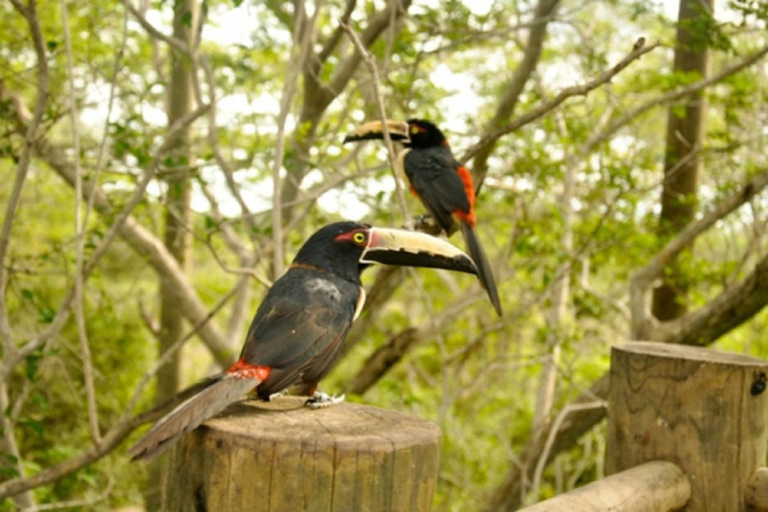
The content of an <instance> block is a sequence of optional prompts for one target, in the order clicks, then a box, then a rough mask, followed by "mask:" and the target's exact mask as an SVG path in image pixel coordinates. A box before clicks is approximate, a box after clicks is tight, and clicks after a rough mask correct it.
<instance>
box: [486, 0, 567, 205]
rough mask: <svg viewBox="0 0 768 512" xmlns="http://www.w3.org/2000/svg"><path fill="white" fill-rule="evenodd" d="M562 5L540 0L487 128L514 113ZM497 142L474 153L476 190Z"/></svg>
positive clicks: (555, 0) (502, 122) (554, 0)
mask: <svg viewBox="0 0 768 512" xmlns="http://www.w3.org/2000/svg"><path fill="white" fill-rule="evenodd" d="M559 5H560V0H539V1H538V2H537V3H536V8H535V9H534V14H533V20H532V22H531V23H532V24H533V25H532V26H531V29H530V31H529V32H528V44H527V45H526V46H525V51H524V52H523V58H522V59H521V60H520V64H519V65H518V66H517V68H515V72H514V74H513V75H512V77H511V78H510V80H509V82H508V83H507V85H506V87H505V88H504V92H503V93H502V95H501V98H500V99H499V102H498V105H497V106H496V112H495V113H494V116H493V119H492V120H491V121H490V122H489V124H488V127H487V131H491V130H495V129H497V128H500V127H501V126H502V125H503V124H504V123H505V122H507V120H508V119H509V117H510V116H511V115H512V114H513V113H514V111H515V107H516V106H517V103H518V100H519V99H520V95H521V94H522V92H523V89H524V88H525V85H526V84H527V83H528V80H529V79H530V78H531V76H532V75H533V73H534V71H535V70H536V67H537V66H538V64H539V59H540V57H541V53H542V50H543V48H544V39H545V38H546V35H547V28H548V26H549V21H550V20H552V19H553V17H554V15H555V12H556V11H557V8H558V6H559ZM495 145H496V141H493V142H491V143H490V144H488V145H487V146H485V147H484V148H483V149H482V150H480V151H479V152H478V154H477V155H476V156H475V159H474V165H473V171H474V176H475V192H476V193H478V192H479V191H480V188H481V187H482V185H483V180H484V179H485V175H486V174H487V173H488V159H489V158H490V156H491V154H492V153H493V150H494V147H495Z"/></svg>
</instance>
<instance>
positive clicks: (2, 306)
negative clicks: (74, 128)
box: [0, 0, 50, 363]
mask: <svg viewBox="0 0 768 512" xmlns="http://www.w3.org/2000/svg"><path fill="white" fill-rule="evenodd" d="M13 5H14V7H15V8H16V10H18V11H19V12H20V13H21V14H22V16H24V18H25V20H26V22H27V25H29V31H30V34H31V35H32V42H33V44H34V48H35V54H36V57H37V98H36V99H35V110H34V113H33V114H32V119H31V121H29V122H28V124H27V129H26V134H25V137H24V145H23V147H22V150H21V157H20V158H19V164H18V166H17V167H16V177H15V178H14V181H13V188H12V189H11V195H10V197H9V198H8V205H7V206H6V209H5V216H4V219H3V227H2V231H0V337H1V338H2V341H3V351H4V352H3V354H4V356H5V358H6V363H7V358H8V356H10V355H13V354H14V353H15V351H16V346H15V345H14V343H13V334H12V332H11V324H10V322H9V320H8V305H7V304H6V297H5V290H6V275H5V257H6V255H7V253H8V247H9V246H10V243H11V228H12V227H13V221H14V218H15V216H16V211H17V210H18V208H19V201H20V200H21V191H22V189H23V188H24V182H25V180H26V178H27V172H28V171H29V164H30V162H31V160H32V149H33V142H34V140H35V139H36V137H37V131H38V129H39V128H40V123H41V122H42V120H43V114H44V113H45V106H46V104H47V103H48V96H49V94H50V91H49V83H48V81H49V78H48V59H47V56H46V54H45V43H44V41H43V33H42V30H41V28H40V20H39V19H38V17H37V4H36V2H35V0H30V1H29V4H28V5H27V6H26V7H25V6H24V5H22V4H21V2H20V1H18V0H13ZM20 114H21V113H20Z"/></svg>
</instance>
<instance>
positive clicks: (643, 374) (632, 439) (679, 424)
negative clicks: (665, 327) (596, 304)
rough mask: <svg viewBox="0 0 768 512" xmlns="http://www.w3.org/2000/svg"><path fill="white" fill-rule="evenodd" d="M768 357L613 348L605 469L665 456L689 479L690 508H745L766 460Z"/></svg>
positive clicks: (647, 346) (646, 346) (722, 511)
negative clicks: (751, 485) (749, 490)
mask: <svg viewBox="0 0 768 512" xmlns="http://www.w3.org/2000/svg"><path fill="white" fill-rule="evenodd" d="M766 374H768V364H767V363H766V362H765V361H763V360H761V359H757V358H754V357H750V356H745V355H741V354H731V353H723V352H718V351H715V350H710V349H702V348H695V347H685V346H680V345H666V344H660V343H644V342H631V343H623V344H621V345H618V346H616V347H614V348H613V351H612V354H611V384H610V391H609V393H608V429H607V445H606V464H605V469H606V473H608V474H611V473H616V472H619V471H622V470H625V469H628V468H631V467H633V466H636V465H638V464H642V463H644V462H647V461H651V460H668V461H670V462H673V463H675V464H677V465H678V466H680V468H682V469H683V471H685V473H686V475H688V478H689V480H690V483H691V500H690V502H689V504H688V506H687V507H686V509H685V510H686V511H687V512H704V511H706V512H710V511H718V512H730V511H739V510H745V492H746V490H747V483H748V481H749V479H750V477H751V476H752V474H753V473H754V472H755V470H756V469H757V468H759V467H761V466H763V465H764V464H765V460H766V445H767V444H768V428H766V421H767V419H768V418H767V416H766V414H768V392H767V391H766V386H765V379H766Z"/></svg>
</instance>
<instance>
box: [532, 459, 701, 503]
mask: <svg viewBox="0 0 768 512" xmlns="http://www.w3.org/2000/svg"><path fill="white" fill-rule="evenodd" d="M690 497H691V486H690V484H689V483H688V478H687V477H686V476H685V473H683V470H682V469H680V468H679V467H677V466H676V465H674V464H672V463H671V462H665V461H655V462H647V463H645V464H643V465H641V466H637V467H634V468H632V469H628V470H626V471H622V472H621V473H617V474H615V475H612V476H609V477H606V478H603V479H602V480H598V481H597V482H592V483H591V484H589V485H585V486H584V487H579V488H578V489H574V490H573V491H570V492H567V493H565V494H561V495H559V496H557V497H554V498H552V499H548V500H546V501H542V502H541V503H537V504H535V505H531V506H530V507H526V508H524V509H522V510H521V511H520V512H565V511H567V512H670V511H673V510H680V509H681V508H682V507H684V506H685V504H686V503H687V502H688V499H689V498H690Z"/></svg>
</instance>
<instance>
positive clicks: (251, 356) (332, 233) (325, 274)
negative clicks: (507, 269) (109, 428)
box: [128, 222, 477, 460]
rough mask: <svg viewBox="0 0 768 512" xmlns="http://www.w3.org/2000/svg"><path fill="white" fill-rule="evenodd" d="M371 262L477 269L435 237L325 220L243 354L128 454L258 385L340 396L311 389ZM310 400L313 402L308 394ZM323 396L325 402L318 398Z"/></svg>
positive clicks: (151, 448) (154, 451)
mask: <svg viewBox="0 0 768 512" xmlns="http://www.w3.org/2000/svg"><path fill="white" fill-rule="evenodd" d="M372 263H383V264H389V265H404V266H411V267H431V268H443V269H448V270H456V271H460V272H466V273H470V274H475V275H477V268H476V267H475V264H474V263H473V262H472V260H471V259H470V257H469V256H467V255H466V254H464V253H463V252H461V251H460V250H459V249H457V248H456V247H454V246H453V245H451V244H450V243H448V242H446V241H444V240H441V239H439V238H435V237H433V236H429V235H425V234H423V233H417V232H414V231H404V230H399V229H382V228H372V227H370V226H368V225H366V224H361V223H357V222H337V223H335V224H330V225H328V226H326V227H324V228H322V229H320V230H319V231H317V232H316V233H315V234H313V235H312V236H311V237H310V238H309V240H307V241H306V242H305V243H304V245H303V246H302V247H301V249H300V250H299V252H298V253H297V254H296V257H295V259H294V260H293V263H292V264H291V266H290V268H289V269H288V270H287V271H286V273H285V274H283V276H282V277H280V279H278V280H277V281H275V283H274V284H273V285H272V287H271V288H270V289H269V291H268V292H267V295H266V297H265V298H264V301H263V302H262V303H261V305H260V306H259V308H258V310H257V311H256V315H255V316H254V318H253V321H252V322H251V326H250V328H249V329H248V334H247V336H246V340H245V345H244V346H243V349H242V352H241V353H240V359H239V360H238V361H237V362H236V363H235V364H234V365H232V366H231V367H230V368H229V369H228V370H226V371H225V372H224V373H222V374H220V375H217V376H214V377H211V378H209V379H208V380H206V381H204V382H202V383H199V384H197V385H196V387H197V389H196V390H195V394H194V395H193V396H192V397H191V398H189V399H187V400H186V401H185V402H183V403H181V405H179V406H178V407H176V408H175V409H174V410H172V411H171V412H170V413H169V414H168V415H166V416H165V417H164V418H162V419H161V420H159V421H158V422H157V423H156V424H155V425H154V426H153V427H152V428H151V429H150V430H149V431H148V432H147V433H146V434H145V435H144V437H142V438H141V439H140V440H139V441H138V442H137V443H136V444H135V445H134V446H133V447H131V448H130V450H129V451H128V454H129V455H130V456H131V457H132V459H133V460H137V459H149V458H152V457H154V456H156V455H159V454H160V453H162V452H163V451H164V450H165V449H167V448H169V447H170V446H171V445H172V444H173V442H174V441H176V440H177V439H178V438H179V437H181V436H182V435H184V434H186V433H187V432H190V431H191V430H193V429H195V428H196V427H197V426H198V425H200V424H201V423H203V422H204V421H205V420H207V419H208V418H211V417H213V416H215V415H216V414H218V413H219V412H221V411H222V410H223V409H224V408H225V407H226V406H227V405H229V404H230V403H232V402H235V401H236V400H237V399H239V398H240V397H242V396H243V395H244V394H245V393H247V392H249V391H252V390H254V389H255V391H256V393H257V395H258V396H259V398H261V399H264V400H268V399H269V397H270V396H271V395H273V394H274V393H277V392H280V391H282V390H284V389H286V388H288V387H291V386H298V388H299V389H298V391H299V392H300V393H302V394H306V395H309V396H312V397H313V398H312V399H314V400H319V401H320V402H321V403H320V404H319V405H325V404H327V403H329V402H330V403H336V402H337V401H340V400H341V399H343V397H341V399H336V398H335V397H332V398H329V397H328V396H327V395H324V394H323V393H316V390H317V384H318V382H319V381H320V379H322V378H323V377H324V376H325V374H326V373H327V372H328V371H329V370H330V368H331V363H332V362H333V361H334V359H335V358H336V357H337V356H338V355H339V354H340V351H341V348H342V346H343V344H344V339H345V338H346V337H347V333H348V332H349V328H350V326H351V325H352V321H353V320H355V318H357V316H358V315H359V314H360V311H361V309H362V307H363V304H364V302H365V291H364V289H363V288H362V284H361V282H360V274H361V272H362V271H363V270H364V269H365V268H366V267H368V266H369V265H370V264H372ZM312 399H310V400H312ZM323 400H325V404H324V403H322V401H323Z"/></svg>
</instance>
